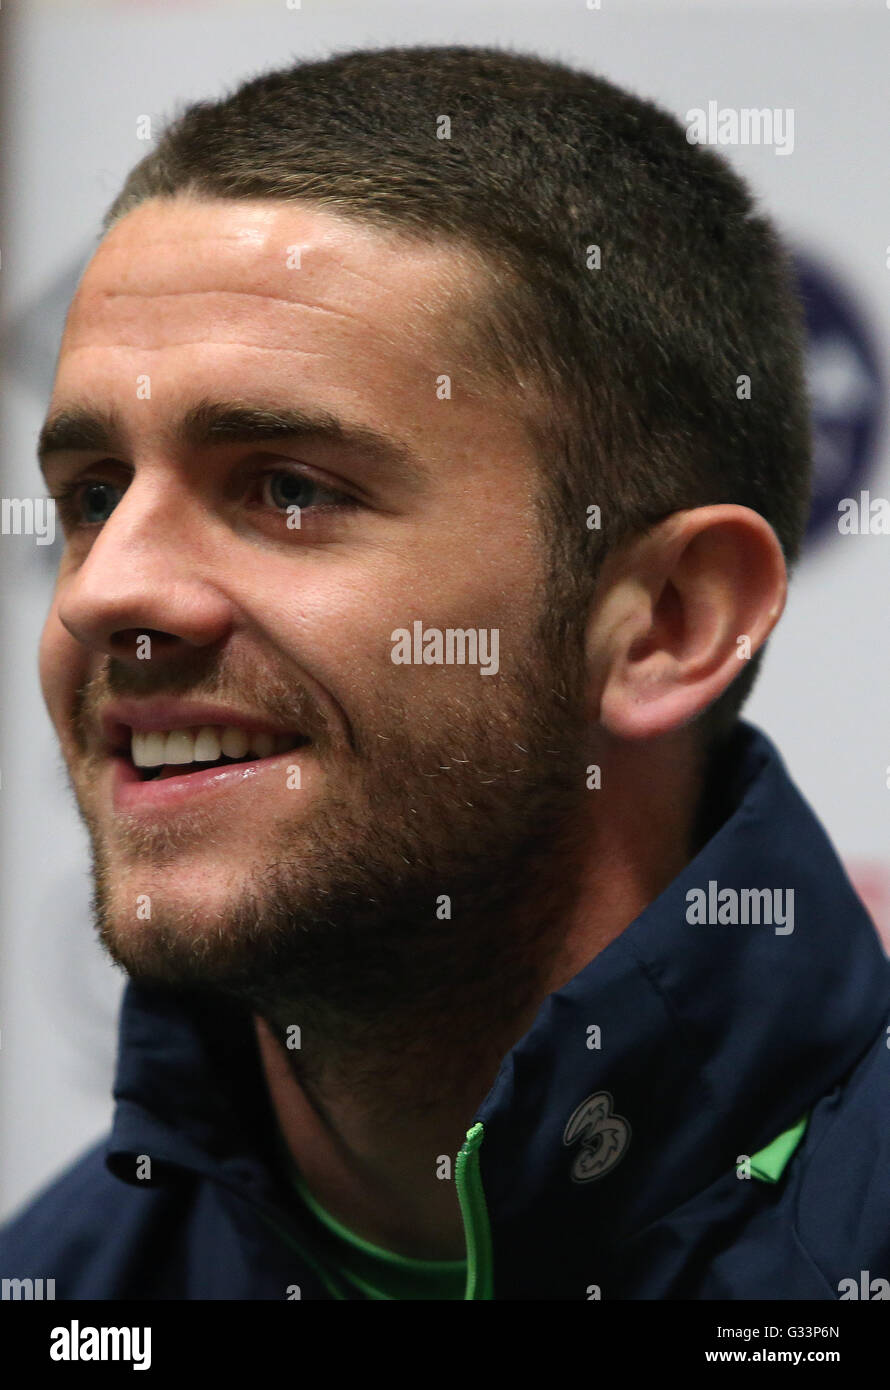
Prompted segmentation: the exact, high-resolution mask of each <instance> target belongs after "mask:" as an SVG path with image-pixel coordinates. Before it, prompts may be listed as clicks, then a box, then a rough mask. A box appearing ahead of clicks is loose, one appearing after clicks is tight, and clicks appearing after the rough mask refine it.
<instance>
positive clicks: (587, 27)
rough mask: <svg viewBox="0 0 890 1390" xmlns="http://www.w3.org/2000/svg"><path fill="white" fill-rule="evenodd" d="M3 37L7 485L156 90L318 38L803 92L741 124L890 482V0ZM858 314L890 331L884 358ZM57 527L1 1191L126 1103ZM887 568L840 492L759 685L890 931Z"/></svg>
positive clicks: (15, 662) (29, 11)
mask: <svg viewBox="0 0 890 1390" xmlns="http://www.w3.org/2000/svg"><path fill="white" fill-rule="evenodd" d="M292 2H293V0H291V3H292ZM591 3H592V0H591ZM0 39H2V42H3V46H4V68H5V71H4V98H3V101H4V115H3V120H4V127H5V128H4V130H3V137H4V138H3V147H4V154H5V159H4V166H3V180H4V194H5V197H4V203H3V228H2V244H0V252H2V271H0V287H2V294H3V301H2V321H0V341H2V349H3V370H2V378H0V394H2V408H3V421H4V428H3V432H2V439H0V470H2V472H0V493H2V496H4V497H7V498H8V497H35V496H38V495H40V494H41V489H40V485H39V482H38V478H37V471H36V465H35V462H34V445H35V440H36V434H37V431H38V429H39V426H40V424H41V422H42V419H43V416H44V413H45V409H46V405H47V401H48V394H49V389H50V385H51V381H52V374H53V370H54V362H55V354H56V351H57V348H58V342H59V335H60V332H61V326H62V321H63V317H64V312H65V309H66V307H67V303H68V301H69V299H70V296H71V293H72V292H73V289H74V284H75V283H76V279H77V276H78V274H79V272H80V270H81V269H82V267H83V265H84V263H85V261H86V259H87V258H88V256H89V255H90V254H91V250H92V248H93V246H94V245H95V240H96V237H97V235H98V230H99V222H100V217H101V214H102V213H103V212H104V210H105V208H106V207H107V205H108V204H109V202H110V201H111V199H112V197H113V196H114V193H115V192H116V191H117V189H118V188H119V186H120V183H121V182H122V180H123V177H124V175H125V173H126V171H127V170H128V169H129V168H130V167H131V165H132V164H134V163H135V162H136V161H137V159H139V158H141V156H142V155H143V154H144V153H145V152H146V149H147V146H146V145H145V144H144V143H143V142H140V141H139V140H138V139H137V138H136V120H137V117H138V116H140V115H142V114H150V115H151V116H152V119H153V124H154V127H155V130H157V128H158V124H159V123H160V122H161V121H162V120H163V119H164V118H165V117H167V116H168V115H169V114H171V112H172V110H173V108H174V106H175V105H178V104H179V103H182V102H184V101H187V100H195V99H198V98H203V97H211V96H216V95H220V94H221V93H222V92H223V90H227V89H230V88H231V87H232V86H233V85H235V84H237V83H238V82H239V81H240V80H242V79H243V78H245V77H247V76H249V75H251V74H254V73H256V72H258V71H261V70H263V69H266V68H270V67H277V66H282V65H284V64H286V63H287V62H288V61H290V60H292V59H294V58H297V57H304V56H305V57H310V56H311V57H322V56H325V55H327V54H328V53H330V52H331V51H333V50H342V49H345V48H358V47H370V46H374V47H377V46H383V45H387V44H392V43H494V44H501V45H509V46H511V47H515V48H517V49H520V50H526V51H532V52H537V53H540V54H542V55H544V56H547V57H553V58H558V59H563V60H567V61H570V62H572V63H575V64H581V65H584V66H586V67H588V68H589V69H591V70H593V71H596V72H599V73H601V74H602V75H604V76H606V77H608V78H610V79H612V80H613V81H616V82H618V83H619V84H621V85H623V86H626V87H628V88H629V89H631V90H633V91H635V92H637V93H638V94H640V95H643V96H647V97H651V98H654V99H655V100H658V101H660V102H661V103H662V104H664V105H665V106H666V107H668V108H669V109H670V110H672V111H673V112H674V113H675V114H677V115H678V116H680V117H681V118H683V117H684V116H685V113H686V112H687V111H688V110H690V109H691V108H693V107H701V108H706V107H707V104H708V101H709V100H716V101H717V102H718V103H719V104H720V106H727V107H736V108H743V107H758V108H760V107H770V108H781V109H787V108H793V110H794V112H795V128H794V149H793V153H791V154H789V155H787V156H784V157H780V156H777V155H776V153H775V150H774V149H773V148H770V147H767V146H735V147H730V148H728V149H726V150H725V151H724V152H725V153H726V154H727V155H728V157H729V158H730V159H731V161H732V162H733V163H734V164H735V166H736V167H737V168H739V169H740V171H741V172H742V173H743V174H745V175H746V176H747V177H748V178H749V180H750V181H751V182H752V184H753V186H754V188H755V190H756V191H757V192H758V193H759V194H760V195H761V197H762V201H763V204H764V207H765V208H766V210H767V211H769V212H770V213H772V214H773V215H774V216H775V217H776V218H777V219H778V221H779V224H780V226H781V227H782V229H783V230H784V231H785V232H786V234H787V235H788V237H789V239H790V241H791V243H792V245H793V246H794V247H795V248H796V249H798V250H799V251H801V252H803V253H806V254H807V255H808V256H809V257H810V258H815V260H816V262H817V263H818V266H819V267H820V269H819V286H820V294H824V295H828V296H831V295H834V294H840V295H841V296H842V302H843V304H844V305H845V311H844V312H845V314H846V315H847V316H848V317H849V318H850V319H851V321H852V323H853V325H854V328H855V331H854V332H853V334H852V338H851V335H850V333H849V332H846V333H845V332H844V331H842V327H840V328H839V326H838V320H837V319H833V318H832V317H831V316H830V315H829V316H828V317H827V318H826V317H825V313H824V312H823V313H822V319H823V320H824V323H823V328H824V332H823V335H822V337H821V338H820V339H819V340H818V342H816V340H815V339H814V348H813V356H812V372H813V382H814V390H815V391H816V394H817V401H818V403H819V409H820V413H821V416H822V417H824V424H825V430H824V432H823V434H822V435H821V436H820V444H819V448H820V454H819V459H820V467H821V469H822V471H823V473H824V474H825V478H824V481H825V482H826V486H827V488H828V493H829V500H830V492H831V487H832V485H835V487H836V489H839V490H838V491H837V495H838V496H841V495H846V491H845V487H844V484H845V482H846V481H847V477H848V473H847V470H848V469H851V468H853V465H854V464H855V465H856V466H857V467H858V468H859V470H860V471H859V473H858V474H854V473H849V477H854V476H855V479H856V481H855V487H856V493H855V494H854V495H857V496H858V490H859V488H860V486H861V487H867V488H868V489H869V491H870V493H871V496H872V498H874V497H878V496H882V497H885V498H887V497H890V449H888V436H887V422H886V411H885V409H884V404H885V399H886V390H885V385H884V383H886V381H887V378H888V369H890V363H888V357H890V352H888V348H890V269H888V260H890V251H888V245H890V178H888V159H887V131H888V104H890V103H888V96H887V91H888V78H887V75H888V72H890V9H888V8H887V7H886V6H885V5H884V4H883V3H882V0H870V2H869V0H862V3H855V4H854V3H840V0H837V2H836V3H834V4H831V5H825V6H818V5H817V4H815V3H814V0H801V3H789V2H788V0H784V3H783V2H782V0H774V3H770V4H768V5H763V6H758V5H756V4H751V3H747V4H734V3H725V4H717V3H714V4H706V3H686V4H683V3H668V2H667V0H663V3H659V4H652V3H649V4H644V3H620V0H601V7H600V8H599V9H597V8H592V7H591V8H589V7H588V0H540V3H528V4H526V3H518V2H514V3H504V4H494V3H484V2H482V3H480V0H475V3H470V4H465V3H463V0H460V3H458V0H449V3H448V4H447V5H433V4H429V5H427V6H426V7H425V8H421V7H420V6H418V5H417V4H416V3H414V0H404V3H377V4H375V5H373V6H368V5H367V4H365V3H362V0H303V4H302V7H301V8H290V6H289V4H288V2H287V0H268V3H266V0H252V3H241V4H222V3H218V0H214V2H213V3H192V4H188V3H183V0H180V3H177V4H176V5H173V4H170V5H167V6H163V5H159V4H157V3H152V4H149V3H144V4H139V3H127V4H125V3H118V4H85V3H77V4H75V3H68V4H64V5H63V4H61V3H53V4H49V3H41V2H40V0H29V3H28V4H27V5H25V4H21V5H16V4H15V3H14V0H12V2H11V3H10V2H9V0H8V3H7V4H4V5H3V7H2V10H0ZM822 309H823V310H824V309H825V305H823V306H822ZM820 312H821V311H820ZM840 317H841V319H843V317H844V315H843V314H842V315H841V316H840ZM848 326H849V325H848ZM857 332H858V333H861V335H863V340H864V341H866V342H867V343H868V344H870V347H869V354H870V357H871V361H870V366H869V367H868V369H867V370H866V368H865V367H864V365H863V360H862V353H861V352H860V353H859V355H858V356H857V351H856V346H855V340H856V333H857ZM869 431H871V439H870V441H869V439H868V435H869ZM863 441H864V442H863ZM57 550H58V546H57V545H56V546H53V547H49V546H37V545H36V544H35V541H34V538H33V537H29V536H23V535H22V536H16V535H3V536H0V580H2V597H0V622H2V629H0V653H2V666H0V777H2V783H0V884H2V902H0V965H2V975H0V1030H2V1031H0V1215H5V1214H7V1213H8V1212H10V1211H11V1210H13V1209H14V1208H15V1207H17V1206H18V1205H19V1204H20V1203H21V1202H22V1201H24V1200H25V1199H26V1198H27V1197H28V1196H29V1195H30V1194H31V1193H33V1192H34V1191H35V1190H36V1189H37V1188H38V1187H40V1186H41V1185H42V1184H43V1183H44V1182H45V1181H46V1180H47V1179H48V1178H49V1177H50V1176H52V1175H53V1174H54V1173H55V1172H57V1171H58V1170H59V1169H60V1168H61V1167H62V1166H63V1165H64V1164H65V1163H66V1162H67V1161H68V1160H69V1159H70V1158H72V1157H73V1156H74V1155H75V1154H77V1153H78V1152H79V1151H80V1150H81V1149H82V1148H83V1147H85V1146H86V1144H87V1143H88V1142H91V1141H92V1140H93V1139H95V1138H96V1137H98V1136H99V1135H100V1134H101V1133H102V1132H103V1130H104V1129H105V1128H106V1127H107V1125H108V1122H109V1118H110V1114H111V1100H110V1086H111V1077H112V1068H113V1060H114V1047H115V1027H116V1015H117V1008H118V1003H119V996H120V991H121V988H122V984H123V979H122V977H121V975H120V974H119V973H118V972H117V971H116V970H114V969H113V968H112V967H111V966H110V965H109V964H108V963H107V962H106V960H105V958H104V957H103V955H102V953H101V952H100V950H99V948H98V946H97V945H96V944H95V942H94V937H93V929H92V925H91V921H90V912H89V893H90V885H89V881H88V857H87V851H86V840H85V835H84V832H83V830H82V829H81V827H80V824H79V821H78V820H77V817H76V814H75V811H74V805H73V801H72V799H71V796H70V794H69V792H68V790H67V786H66V782H65V778H64V773H63V769H62V765H61V761H60V758H59V756H58V754H57V751H56V747H55V741H54V737H53V734H52V731H51V727H50V724H49V721H48V718H47V716H46V713H45V711H44V708H43V704H42V700H41V696H40V692H39V686H38V681H37V667H36V661H37V641H38V636H39V632H40V628H41V626H42V623H43V619H44V615H45V612H46V608H47V605H48V602H49V596H50V588H51V578H52V572H53V568H54V565H55V562H56V560H57V558H58V556H57ZM888 593H890V535H888V536H883V535H879V534H878V535H858V536H842V535H840V534H839V533H838V529H837V524H836V520H835V521H834V524H833V525H831V524H830V525H829V526H828V527H827V529H825V530H824V531H823V534H822V536H821V538H818V539H817V540H815V541H814V543H813V545H812V546H811V548H810V551H809V553H808V555H807V556H806V557H805V559H804V561H803V563H802V566H801V568H800V570H799V572H798V574H797V577H796V579H795V581H794V583H793V584H792V588H791V594H790V599H789V604H788V607H787V609H786V612H785V615H784V617H783V619H782V621H781V623H780V625H779V627H778V629H777V630H776V633H775V635H774V637H773V639H772V643H771V646H770V651H769V654H768V656H767V659H766V663H765V668H764V670H763V673H762V675H761V678H760V681H759V684H758V686H757V688H756V690H755V693H754V695H753V697H752V699H751V701H750V703H749V705H748V706H747V708H746V712H745V713H746V717H748V718H750V719H752V720H753V721H754V722H755V723H758V724H760V725H761V727H763V728H764V729H765V730H766V731H767V732H768V733H769V734H770V735H771V736H772V737H773V738H774V740H775V741H776V742H777V743H778V745H779V747H780V749H781V750H782V752H783V754H784V756H785V759H786V761H787V763H788V765H789V767H790V770H791V772H792V775H793V776H794V777H795V778H796V780H797V781H798V783H799V785H800V786H801V788H802V789H803V791H804V793H805V795H807V796H808V798H809V799H810V801H811V803H812V804H813V806H814V807H815V809H816V811H817V813H818V814H819V815H820V816H821V817H822V819H823V822H824V823H825V825H826V827H827V829H828V831H829V834H830V835H831V836H832V838H833V840H834V842H835V844H836V846H837V848H838V850H839V852H840V854H841V857H842V858H843V860H844V862H845V864H846V865H847V867H848V871H849V872H850V874H851V876H852V877H853V878H854V881H855V882H856V883H857V886H858V887H859V888H860V891H861V892H862V894H863V896H864V897H865V899H866V901H867V903H868V905H869V907H870V909H871V911H872V914H873V916H874V917H875V920H876V922H877V923H878V925H879V927H880V928H881V930H882V932H883V933H884V936H885V941H887V942H888V944H890V833H888V832H890V789H888V781H890V772H888V767H890V718H888V692H890V641H888V637H887V630H888V627H887V598H888Z"/></svg>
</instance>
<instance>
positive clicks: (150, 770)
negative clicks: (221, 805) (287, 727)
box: [117, 726, 309, 782]
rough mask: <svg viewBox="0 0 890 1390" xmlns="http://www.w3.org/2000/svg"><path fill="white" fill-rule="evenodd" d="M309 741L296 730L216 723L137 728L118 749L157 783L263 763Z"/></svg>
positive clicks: (140, 772) (144, 779)
mask: <svg viewBox="0 0 890 1390" xmlns="http://www.w3.org/2000/svg"><path fill="white" fill-rule="evenodd" d="M308 742H309V740H308V738H306V737H305V736H304V735H301V734H296V733H294V734H287V733H285V734H272V733H268V732H266V731H260V730H255V731H252V730H249V729H240V728H237V729H236V728H220V727H215V726H205V727H203V728H199V729H175V730H171V731H170V732H162V731H152V732H150V733H141V732H139V731H137V730H135V729H134V730H132V731H131V735H130V746H129V747H128V748H120V749H118V750H117V751H118V754H119V756H122V757H126V758H127V759H128V761H129V762H130V763H131V765H132V766H133V768H134V769H135V771H136V772H137V773H138V776H139V780H140V781H141V782H154V781H164V780H166V779H168V778H170V777H188V776H189V775H191V774H192V773H195V772H210V771H212V770H213V769H214V768H224V767H235V766H237V765H238V764H239V763H241V764H248V763H253V762H262V761H263V760H265V759H266V758H271V757H278V756H280V755H283V754H287V753H290V752H296V751H297V750H299V749H300V748H303V747H305V745H306V744H307V743H308Z"/></svg>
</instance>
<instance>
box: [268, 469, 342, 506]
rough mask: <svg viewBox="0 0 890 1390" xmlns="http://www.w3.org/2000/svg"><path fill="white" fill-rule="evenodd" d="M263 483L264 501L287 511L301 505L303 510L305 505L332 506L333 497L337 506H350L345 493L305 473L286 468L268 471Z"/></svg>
mask: <svg viewBox="0 0 890 1390" xmlns="http://www.w3.org/2000/svg"><path fill="white" fill-rule="evenodd" d="M262 484H263V501H264V502H266V503H268V505H270V506H272V507H280V508H281V509H282V510H285V511H286V510H287V508H288V507H299V508H300V510H301V511H302V510H303V508H304V507H317V506H325V505H327V506H330V505H331V499H332V500H333V503H334V505H335V506H336V505H338V506H348V505H349V502H350V499H349V498H347V497H345V496H344V494H343V493H340V492H335V491H334V490H333V489H331V488H326V487H322V486H321V484H320V483H317V482H315V481H314V479H312V478H307V477H306V475H305V474H303V473H291V472H289V471H288V470H286V469H278V470H277V471H276V472H275V473H266V474H265V476H264V477H263V479H262Z"/></svg>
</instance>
